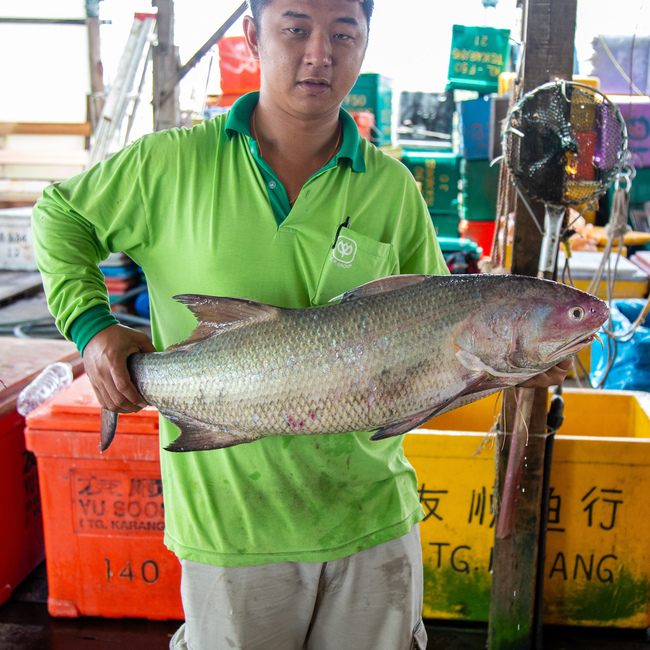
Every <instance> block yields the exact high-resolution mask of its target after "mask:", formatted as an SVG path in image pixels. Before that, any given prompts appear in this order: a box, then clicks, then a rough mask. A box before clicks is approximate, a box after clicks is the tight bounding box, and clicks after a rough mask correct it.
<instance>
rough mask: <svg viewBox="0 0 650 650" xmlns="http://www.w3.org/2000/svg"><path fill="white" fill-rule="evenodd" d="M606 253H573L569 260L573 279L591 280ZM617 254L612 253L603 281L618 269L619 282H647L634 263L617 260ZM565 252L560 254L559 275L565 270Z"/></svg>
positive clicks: (623, 258) (625, 259) (622, 258)
mask: <svg viewBox="0 0 650 650" xmlns="http://www.w3.org/2000/svg"><path fill="white" fill-rule="evenodd" d="M603 255H604V253H601V252H599V251H598V252H597V251H593V252H592V251H572V252H571V258H570V259H569V266H570V268H571V277H572V278H573V279H574V280H591V279H592V278H593V277H594V274H595V273H596V270H597V269H598V267H599V266H600V263H601V261H602V259H603ZM617 257H618V256H617V254H616V253H610V256H609V265H606V266H605V272H604V273H603V279H604V280H605V279H607V278H608V277H609V273H610V269H611V271H612V272H613V271H614V269H616V278H617V279H618V280H631V281H637V282H647V281H648V276H647V275H646V274H645V273H644V272H643V271H642V270H641V269H640V268H639V267H638V266H637V265H636V264H634V263H633V262H630V260H628V259H627V258H625V257H619V258H618V259H617ZM565 259H566V257H565V254H564V251H563V250H561V249H560V251H559V252H558V264H557V266H558V269H559V270H558V274H559V273H561V270H562V269H563V268H564V262H565Z"/></svg>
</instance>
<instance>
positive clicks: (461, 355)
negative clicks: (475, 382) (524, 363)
mask: <svg viewBox="0 0 650 650" xmlns="http://www.w3.org/2000/svg"><path fill="white" fill-rule="evenodd" d="M456 358H457V359H458V361H460V363H461V365H463V366H464V367H465V368H467V369H468V370H471V371H472V372H480V373H485V374H487V375H490V376H491V377H512V378H513V379H516V381H518V382H519V381H523V380H526V379H529V378H530V377H534V376H535V375H537V374H539V373H540V372H541V371H540V370H530V369H528V368H512V369H511V370H508V371H507V372H503V371H502V370H496V369H495V368H492V367H491V366H488V365H487V363H485V362H484V361H481V359H479V357H477V356H476V355H475V354H472V353H471V352H468V351H467V350H463V349H462V348H458V349H457V350H456Z"/></svg>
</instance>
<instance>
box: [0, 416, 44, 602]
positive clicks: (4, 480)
mask: <svg viewBox="0 0 650 650" xmlns="http://www.w3.org/2000/svg"><path fill="white" fill-rule="evenodd" d="M24 429H25V419H24V418H23V416H22V415H20V414H19V413H18V412H17V411H15V410H12V411H11V412H10V413H9V414H7V415H5V416H4V417H1V418H0V494H2V497H3V498H2V506H0V517H1V518H2V535H0V605H2V604H3V603H5V602H6V601H7V600H8V599H9V597H10V596H11V593H12V591H13V590H14V589H15V588H16V587H17V586H18V585H19V584H20V583H21V582H22V581H23V580H24V579H25V578H26V577H27V576H28V575H29V574H30V573H31V572H32V571H33V570H34V569H35V568H36V567H37V566H38V565H39V564H40V563H41V562H42V561H43V560H44V559H45V547H44V544H43V521H42V518H41V501H40V496H39V487H38V474H37V470H36V461H35V459H34V455H33V454H30V453H28V452H27V451H26V449H25V437H24V435H23V431H24Z"/></svg>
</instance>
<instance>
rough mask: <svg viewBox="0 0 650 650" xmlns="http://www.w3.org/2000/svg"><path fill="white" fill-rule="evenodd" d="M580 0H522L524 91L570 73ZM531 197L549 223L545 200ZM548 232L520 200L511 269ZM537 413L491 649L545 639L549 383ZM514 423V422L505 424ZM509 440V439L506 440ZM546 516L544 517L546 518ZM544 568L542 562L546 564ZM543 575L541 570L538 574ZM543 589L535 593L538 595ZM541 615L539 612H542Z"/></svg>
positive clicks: (527, 266)
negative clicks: (540, 626) (541, 627)
mask: <svg viewBox="0 0 650 650" xmlns="http://www.w3.org/2000/svg"><path fill="white" fill-rule="evenodd" d="M576 8H577V0H525V1H524V25H523V31H524V35H523V42H524V57H525V58H524V60H523V68H522V73H523V92H529V91H531V90H533V89H534V88H537V87H538V86H540V85H542V84H544V83H546V82H548V81H553V80H554V79H571V78H572V73H573V52H574V40H575V26H576ZM528 203H529V205H530V207H531V209H532V211H533V213H534V214H535V216H536V218H537V222H538V223H539V224H540V226H541V227H542V228H543V224H544V206H543V205H542V204H540V203H537V202H535V201H532V200H528ZM541 242H542V234H541V232H540V230H539V228H538V227H537V225H536V224H535V222H534V221H533V219H532V217H531V215H530V213H529V211H528V209H527V208H526V206H525V205H524V204H523V202H522V201H521V200H518V201H517V207H516V210H515V228H514V236H513V251H512V265H511V270H512V273H516V274H520V275H531V276H532V275H537V272H538V266H539V254H540V248H541ZM526 399H530V400H532V406H531V409H532V413H531V416H530V423H529V426H528V430H527V432H525V434H524V435H527V436H528V442H527V444H526V447H525V452H524V453H525V457H526V461H525V464H526V467H525V468H524V471H523V474H522V477H521V484H520V486H519V490H518V493H517V504H516V513H515V519H514V532H513V533H512V534H511V535H510V536H508V537H507V538H505V539H501V538H498V537H497V538H495V544H494V565H493V574H492V593H491V600H490V621H489V628H488V648H489V649H490V650H524V649H525V650H529V649H531V648H535V647H539V640H538V637H539V635H538V634H537V630H536V629H535V620H536V616H535V614H536V612H539V609H540V608H541V602H539V599H541V593H536V592H538V591H539V592H541V590H540V589H538V586H539V584H538V580H539V579H538V574H537V571H538V549H539V535H540V530H541V531H542V534H543V531H544V527H545V523H546V522H541V502H542V494H543V489H544V486H543V476H544V462H545V458H546V444H547V438H546V416H547V410H548V407H547V402H548V391H547V390H546V389H536V390H531V392H530V394H529V395H528V397H527V398H526ZM516 408H517V406H516V405H515V403H514V391H508V395H507V397H506V414H507V417H506V424H507V426H509V427H512V423H513V421H514V419H515V418H514V413H515V409H516ZM506 431H508V429H506ZM513 438H514V436H513V434H512V432H509V433H506V434H505V441H504V439H503V436H501V439H500V440H499V444H497V445H496V456H497V458H496V464H497V477H496V486H495V493H496V494H499V495H502V489H503V485H504V472H505V467H506V464H507V459H508V454H509V449H510V444H513V443H514V440H513ZM504 442H505V443H506V444H503V443H504ZM542 524H543V525H542ZM542 569H543V567H542ZM541 578H543V571H542V573H541V576H540V579H541ZM536 597H537V601H536ZM540 618H541V617H540Z"/></svg>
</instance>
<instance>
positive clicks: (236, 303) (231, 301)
mask: <svg viewBox="0 0 650 650" xmlns="http://www.w3.org/2000/svg"><path fill="white" fill-rule="evenodd" d="M174 300H177V301H178V302H180V303H182V304H184V305H185V306H186V307H187V308H188V309H189V310H190V311H191V312H192V313H193V314H194V315H195V316H196V319H197V320H198V325H197V326H196V328H195V329H194V331H193V332H192V334H191V335H190V336H189V338H187V339H185V341H181V342H180V343H176V344H174V345H170V346H169V347H168V348H167V349H166V350H165V352H170V351H174V350H181V349H183V348H185V347H186V346H188V345H189V344H191V343H196V342H198V341H203V340H204V339H207V338H210V337H211V336H215V335H217V334H221V333H222V332H225V331H226V330H229V329H232V328H234V327H239V326H241V325H246V324H248V323H254V322H260V321H263V320H266V319H267V318H273V317H275V316H277V315H278V313H279V312H280V311H282V308H281V307H274V306H273V305H267V304H266V303H263V302H258V301H257V300H246V299H244V298H219V297H215V296H201V295H198V294H189V293H188V294H183V295H178V296H174Z"/></svg>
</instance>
